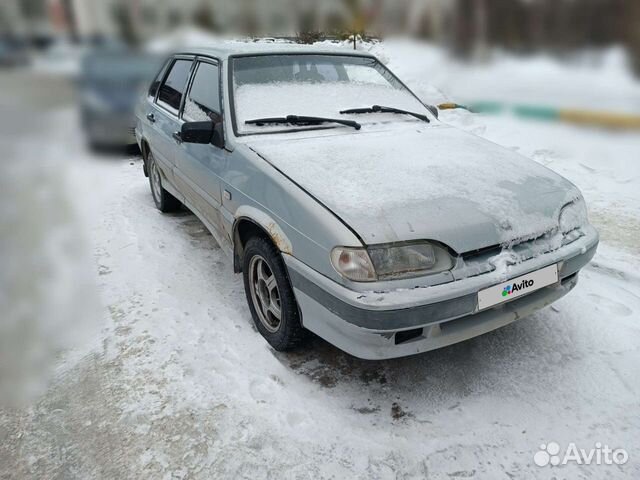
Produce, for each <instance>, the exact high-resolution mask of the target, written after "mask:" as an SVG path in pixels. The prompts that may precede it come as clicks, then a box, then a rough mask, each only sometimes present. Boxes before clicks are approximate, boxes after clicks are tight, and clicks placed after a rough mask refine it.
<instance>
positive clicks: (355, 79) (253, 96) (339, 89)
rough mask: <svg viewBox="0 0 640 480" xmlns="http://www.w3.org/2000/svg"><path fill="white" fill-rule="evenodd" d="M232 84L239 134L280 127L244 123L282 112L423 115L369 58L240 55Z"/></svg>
mask: <svg viewBox="0 0 640 480" xmlns="http://www.w3.org/2000/svg"><path fill="white" fill-rule="evenodd" d="M234 87H235V91H234V102H235V109H236V121H237V126H238V131H239V132H240V133H252V132H255V131H260V132H265V131H267V132H268V131H271V130H282V129H283V126H282V125H266V126H256V125H246V124H245V121H247V120H253V119H258V118H271V117H283V116H287V115H306V116H319V117H329V118H342V119H354V120H357V121H358V122H361V123H367V122H376V121H377V122H379V121H381V120H384V118H382V117H383V116H382V115H381V116H370V117H368V118H367V116H365V115H356V114H352V115H341V114H340V111H341V110H345V109H349V108H359V107H370V106H372V105H385V106H392V107H396V108H400V109H404V110H410V111H415V112H420V113H425V107H424V106H423V105H422V104H421V103H420V102H419V101H418V100H417V99H416V98H415V97H414V96H413V95H412V94H411V93H410V92H408V91H407V90H406V89H405V88H404V87H403V86H402V84H401V83H400V82H398V81H397V80H396V79H395V78H394V77H393V76H392V75H391V74H390V73H389V72H388V71H387V70H386V69H385V68H384V67H383V66H382V65H381V64H380V63H379V62H377V61H376V60H374V59H371V58H360V57H331V56H321V55H315V56H314V55H273V56H263V57H246V58H240V59H236V60H235V63H234ZM387 118H388V117H387ZM404 120H408V119H404Z"/></svg>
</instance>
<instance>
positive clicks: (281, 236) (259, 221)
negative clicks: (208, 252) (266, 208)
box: [233, 205, 293, 271]
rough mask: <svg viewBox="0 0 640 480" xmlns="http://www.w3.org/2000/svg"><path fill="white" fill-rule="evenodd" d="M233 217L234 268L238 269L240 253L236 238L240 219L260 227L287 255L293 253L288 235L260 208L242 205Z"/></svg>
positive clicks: (238, 242)
mask: <svg viewBox="0 0 640 480" xmlns="http://www.w3.org/2000/svg"><path fill="white" fill-rule="evenodd" d="M234 218H235V220H234V222H233V250H234V262H233V263H234V270H236V271H239V270H238V267H239V265H238V263H239V258H240V254H241V253H242V252H241V251H240V249H241V246H240V241H239V238H238V224H239V223H240V221H241V220H248V221H250V222H252V223H254V224H255V225H257V226H258V227H260V228H261V229H262V230H264V231H265V232H266V233H267V235H269V237H270V238H271V240H272V241H273V243H274V245H275V246H276V247H277V248H278V250H280V251H281V252H282V253H286V254H289V255H292V254H293V246H292V245H291V240H289V237H287V236H286V235H285V233H284V231H283V230H282V228H280V225H278V223H277V222H276V221H275V220H274V219H273V218H272V217H271V216H269V215H268V214H266V213H265V212H263V211H262V210H258V209H257V208H255V207H251V206H248V205H242V206H240V207H239V208H238V209H237V210H236V212H235V215H234Z"/></svg>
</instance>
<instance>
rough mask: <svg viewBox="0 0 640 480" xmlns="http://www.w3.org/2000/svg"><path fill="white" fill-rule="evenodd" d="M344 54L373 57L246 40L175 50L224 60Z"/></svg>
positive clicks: (341, 50)
mask: <svg viewBox="0 0 640 480" xmlns="http://www.w3.org/2000/svg"><path fill="white" fill-rule="evenodd" d="M291 53H296V54H301V53H302V54H304V53H307V54H310V55H345V56H357V57H373V55H371V54H370V53H368V52H362V51H358V50H349V49H347V48H344V47H342V48H341V47H340V46H335V47H332V46H327V45H299V44H288V43H248V42H231V41H229V42H220V43H217V44H215V45H210V46H206V47H199V48H193V47H192V48H183V49H180V50H178V51H176V52H175V54H177V55H202V56H208V57H214V58H218V59H220V60H223V61H224V60H226V59H227V58H229V57H233V56H241V55H286V54H291Z"/></svg>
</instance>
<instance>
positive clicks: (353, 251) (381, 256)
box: [331, 242, 453, 282]
mask: <svg viewBox="0 0 640 480" xmlns="http://www.w3.org/2000/svg"><path fill="white" fill-rule="evenodd" d="M331 261H332V263H333V266H334V268H335V269H336V270H337V271H338V273H340V274H341V275H342V276H344V277H346V278H348V279H349V280H353V281H356V282H372V281H375V280H378V279H387V278H393V277H396V278H398V277H417V276H420V275H425V274H428V273H438V272H443V271H446V270H450V269H451V268H452V267H453V259H452V258H451V255H449V252H447V250H446V249H445V248H443V247H441V246H439V245H437V244H433V243H426V242H422V243H411V244H403V245H379V246H373V247H369V249H368V250H365V249H363V248H345V247H337V248H334V249H333V252H332V253H331Z"/></svg>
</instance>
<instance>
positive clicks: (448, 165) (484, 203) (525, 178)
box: [248, 122, 580, 253]
mask: <svg viewBox="0 0 640 480" xmlns="http://www.w3.org/2000/svg"><path fill="white" fill-rule="evenodd" d="M248 144H249V146H250V147H251V148H252V149H253V150H254V151H255V152H256V153H258V154H259V155H260V156H262V157H263V158H264V159H265V160H267V161H268V162H269V163H271V164H272V165H273V166H274V167H276V168H277V169H278V170H280V171H281V172H282V173H283V174H285V175H286V176H288V177H289V178H290V179H291V180H293V181H294V182H296V183H297V184H298V185H300V186H301V187H302V188H303V189H305V190H306V191H307V192H309V193H310V194H311V195H313V196H314V197H315V198H316V199H318V201H320V202H322V203H323V204H324V205H325V206H326V207H327V208H329V209H330V210H332V211H333V212H334V213H335V215H337V216H338V217H340V218H341V219H342V220H343V221H344V222H346V223H347V224H348V225H349V226H350V227H351V228H352V229H353V230H354V231H355V232H356V233H357V234H358V235H359V236H360V237H361V238H362V240H363V241H364V242H365V243H366V244H378V243H389V242H398V241H408V240H419V239H422V240H434V241H438V242H441V243H443V244H445V245H447V246H449V247H451V248H452V249H454V250H455V251H456V252H458V253H465V252H470V251H474V250H478V249H482V248H486V247H490V246H495V245H499V244H503V245H504V244H509V243H513V242H517V241H523V240H527V239H533V238H537V237H539V236H541V235H543V234H545V233H547V232H549V231H552V230H554V229H556V228H557V226H558V216H559V212H560V209H561V208H562V207H563V206H564V205H566V204H567V203H569V202H571V201H573V200H575V199H577V198H579V197H580V192H579V191H578V190H577V188H576V187H575V186H573V185H572V184H571V183H570V182H568V181H567V180H565V179H564V178H562V177H561V176H559V175H557V174H555V173H554V172H552V171H551V170H549V169H547V168H545V167H543V166H542V165H539V164H538V163H536V162H534V161H532V160H529V159H527V158H525V157H522V156H521V155H518V154H516V153H514V152H512V151H511V150H508V149H506V148H503V147H500V146H498V145H496V144H494V143H491V142H489V141H486V140H484V139H481V138H480V137H477V136H475V135H471V134H469V133H465V132H463V131H460V130H457V129H455V128H453V127H449V126H447V125H444V124H438V125H422V124H418V123H414V122H398V123H397V124H393V125H390V126H386V127H380V126H377V127H368V128H366V129H362V130H361V131H359V132H353V133H345V131H344V130H342V129H340V130H339V133H338V130H337V129H336V130H325V131H314V132H304V133H296V134H284V135H268V136H267V135H265V136H264V137H263V138H260V139H258V138H257V137H253V138H252V139H251V140H249V141H248Z"/></svg>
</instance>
